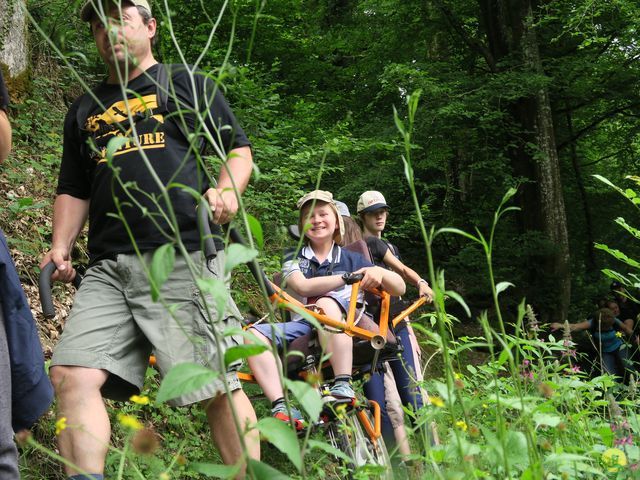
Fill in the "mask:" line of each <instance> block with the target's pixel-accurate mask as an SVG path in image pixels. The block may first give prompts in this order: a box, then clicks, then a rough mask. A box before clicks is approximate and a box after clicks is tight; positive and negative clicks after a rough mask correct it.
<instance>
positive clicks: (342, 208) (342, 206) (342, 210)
mask: <svg viewBox="0 0 640 480" xmlns="http://www.w3.org/2000/svg"><path fill="white" fill-rule="evenodd" d="M335 204H336V207H338V213H339V214H340V215H342V216H343V217H350V216H351V213H349V207H347V204H346V203H344V202H341V201H340V200H336V201H335Z"/></svg>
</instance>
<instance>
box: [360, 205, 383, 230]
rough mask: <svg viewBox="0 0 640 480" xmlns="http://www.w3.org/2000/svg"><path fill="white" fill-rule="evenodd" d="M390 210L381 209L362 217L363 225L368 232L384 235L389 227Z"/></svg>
mask: <svg viewBox="0 0 640 480" xmlns="http://www.w3.org/2000/svg"><path fill="white" fill-rule="evenodd" d="M388 213H389V212H388V210H387V209H386V208H379V209H378V210H374V211H373V212H367V213H365V214H364V215H363V216H362V223H364V227H365V228H366V229H367V231H369V232H371V233H382V232H383V231H384V227H385V226H386V225H387V215H388Z"/></svg>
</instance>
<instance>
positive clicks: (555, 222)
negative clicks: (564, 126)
mask: <svg viewBox="0 0 640 480" xmlns="http://www.w3.org/2000/svg"><path fill="white" fill-rule="evenodd" d="M523 6H524V7H525V8H524V9H523V13H524V18H523V19H522V20H523V26H524V30H523V36H522V56H523V60H524V62H525V64H526V66H527V69H528V70H529V71H531V72H534V73H536V74H538V75H543V70H542V62H541V61H540V52H539V49H538V40H537V38H536V32H535V30H534V27H533V12H532V9H531V2H530V1H529V0H524V4H523ZM534 102H535V109H534V111H533V112H532V114H533V115H534V121H535V123H534V135H535V140H536V145H537V148H538V152H537V155H535V156H534V161H535V162H536V170H537V172H536V173H537V179H536V180H537V182H538V188H539V190H540V207H541V214H542V215H541V217H542V225H541V226H542V231H543V232H544V233H545V235H546V236H547V238H548V239H549V240H550V241H551V242H552V244H553V245H554V246H555V249H554V251H553V252H552V253H551V255H549V258H548V259H547V262H546V263H547V265H546V268H545V270H546V272H547V274H548V275H549V274H550V278H549V279H548V280H549V281H551V282H552V283H553V284H554V291H555V292H556V299H555V302H554V305H552V308H551V309H550V310H549V312H548V313H549V316H550V318H549V319H550V320H552V321H559V322H562V321H564V320H566V318H567V313H568V310H569V301H570V299H571V262H570V260H571V259H570V255H569V235H568V233H567V216H566V210H565V206H564V198H563V196H562V181H561V178H560V162H559V159H558V150H557V148H556V140H555V134H554V128H553V116H552V112H551V102H550V100H549V92H548V90H547V88H546V87H543V88H541V89H540V90H538V92H536V94H535V96H534Z"/></svg>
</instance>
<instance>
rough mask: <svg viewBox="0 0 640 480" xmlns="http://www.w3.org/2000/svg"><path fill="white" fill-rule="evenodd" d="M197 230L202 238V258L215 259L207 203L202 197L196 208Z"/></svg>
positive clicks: (214, 244)
mask: <svg viewBox="0 0 640 480" xmlns="http://www.w3.org/2000/svg"><path fill="white" fill-rule="evenodd" d="M198 229H199V230H200V233H201V234H202V237H203V238H204V246H203V248H204V256H205V258H206V259H207V260H211V259H212V258H216V255H217V254H218V249H217V248H216V243H215V242H214V241H213V237H212V236H211V225H210V224H209V205H207V201H206V200H205V199H204V197H202V201H201V202H200V205H199V206H198Z"/></svg>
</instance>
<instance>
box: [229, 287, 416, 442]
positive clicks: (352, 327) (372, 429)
mask: <svg viewBox="0 0 640 480" xmlns="http://www.w3.org/2000/svg"><path fill="white" fill-rule="evenodd" d="M270 283H271V286H272V288H273V291H274V293H273V295H271V296H270V297H269V300H270V301H271V303H272V304H274V305H276V306H278V307H280V308H285V309H287V310H292V308H291V307H292V306H295V307H297V308H299V309H301V310H304V311H305V313H307V314H308V315H310V316H312V317H313V318H315V319H316V320H318V322H320V323H321V324H323V325H326V326H328V327H332V328H336V329H339V330H342V331H343V332H344V333H346V334H347V335H349V336H352V337H358V338H363V339H365V340H369V341H370V342H371V344H372V346H373V348H376V349H381V348H382V347H384V345H385V344H386V342H387V332H388V330H389V311H390V310H389V305H390V302H391V296H390V295H389V294H388V293H387V292H385V291H383V290H379V289H376V290H373V291H372V292H373V293H374V294H376V295H377V296H379V297H380V301H381V307H380V323H379V326H380V331H379V332H378V333H376V332H371V331H369V330H365V329H364V328H360V327H358V326H357V325H356V324H355V321H356V307H357V301H358V292H359V291H360V282H355V283H354V284H353V285H352V286H351V299H350V301H349V311H348V312H347V318H346V319H345V320H344V321H342V320H336V319H334V318H330V317H327V316H326V315H324V314H322V313H320V312H317V311H314V310H310V309H309V308H307V306H306V305H304V304H302V303H301V302H300V301H298V300H296V299H295V298H293V297H292V296H291V295H289V294H288V293H287V292H285V291H284V290H282V289H281V288H280V287H278V286H277V285H275V284H274V283H272V282H270ZM425 301H426V298H425V297H421V298H419V299H418V300H417V301H415V302H414V303H413V304H411V305H410V306H409V307H408V308H406V309H405V310H403V311H402V312H400V313H399V314H398V315H397V316H396V317H394V318H393V320H392V321H391V324H392V325H393V326H394V327H395V326H396V325H397V324H398V323H399V322H400V321H402V320H403V319H405V318H407V316H408V315H410V314H411V313H413V312H415V311H416V310H417V309H418V308H420V307H421V306H422V305H423V304H424V303H425ZM238 378H239V379H240V381H242V382H247V383H256V379H255V377H254V376H253V375H252V374H251V373H245V372H239V373H238ZM369 405H370V406H371V407H372V408H373V423H372V422H371V421H369V418H368V417H367V415H366V414H365V413H364V411H362V409H357V410H356V415H357V417H358V420H359V421H360V423H361V425H362V426H363V428H364V429H365V431H366V432H367V435H369V438H371V441H372V442H373V443H374V444H375V442H376V441H377V440H378V439H379V438H380V437H381V436H382V431H381V421H380V405H378V403H377V402H375V401H374V400H369Z"/></svg>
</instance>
